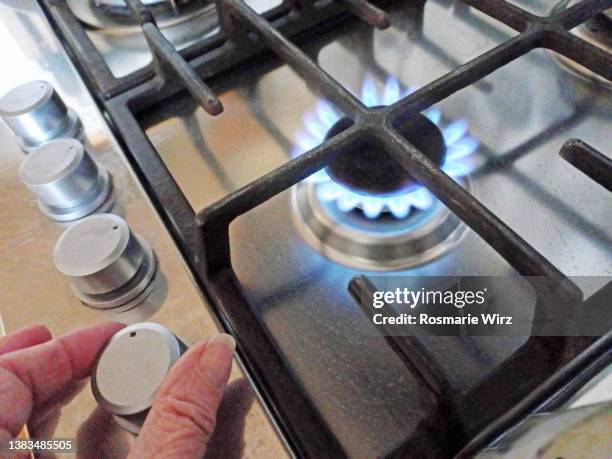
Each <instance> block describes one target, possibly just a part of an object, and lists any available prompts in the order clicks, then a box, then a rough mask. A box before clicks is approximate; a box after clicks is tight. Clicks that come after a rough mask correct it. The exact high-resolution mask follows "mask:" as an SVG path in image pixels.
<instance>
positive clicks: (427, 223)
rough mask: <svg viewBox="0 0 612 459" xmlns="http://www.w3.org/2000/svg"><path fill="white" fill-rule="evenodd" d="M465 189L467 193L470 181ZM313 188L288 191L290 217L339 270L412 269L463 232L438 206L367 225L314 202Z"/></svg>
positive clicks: (356, 217) (313, 185) (457, 221)
mask: <svg viewBox="0 0 612 459" xmlns="http://www.w3.org/2000/svg"><path fill="white" fill-rule="evenodd" d="M464 181H465V185H466V188H467V189H468V190H472V184H471V182H470V181H469V179H467V178H466V179H464ZM317 186H318V184H317V183H313V182H311V181H303V182H300V183H298V184H297V185H295V186H294V187H293V188H292V190H291V201H292V217H293V222H294V225H295V227H296V229H297V231H298V232H299V233H300V235H301V236H302V237H303V239H304V240H305V241H306V242H307V243H308V245H310V246H311V247H312V248H313V249H315V250H316V251H318V252H319V253H321V254H323V255H324V256H326V257H327V258H329V259H331V260H333V261H335V262H337V263H340V264H342V265H345V266H348V267H351V268H356V269H362V270H367V271H393V270H399V269H406V268H413V267H416V266H419V265H422V264H424V263H427V262H429V261H432V260H434V259H435V258H438V257H440V256H442V255H444V254H445V253H447V252H449V251H450V250H451V249H452V248H454V247H456V246H457V245H458V244H459V242H460V241H461V240H462V238H463V236H464V235H465V234H466V232H467V229H468V227H467V226H466V225H465V224H464V223H463V222H462V221H461V220H460V219H459V218H458V217H457V216H456V215H455V214H453V213H452V212H451V211H450V210H448V209H447V208H446V207H444V206H443V205H442V204H441V203H440V202H438V201H436V203H435V204H434V205H433V206H432V208H431V209H428V210H422V211H415V212H413V213H412V214H411V215H410V216H409V217H408V218H406V219H403V220H397V219H394V218H392V217H389V218H388V219H378V220H369V219H366V218H364V217H363V216H361V215H359V214H358V213H356V212H353V213H350V214H346V213H343V212H342V211H340V210H338V209H335V208H334V207H333V205H330V204H329V203H324V202H322V201H321V200H320V199H319V198H318V196H317V194H316V193H317V189H316V188H317Z"/></svg>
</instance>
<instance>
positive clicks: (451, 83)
mask: <svg viewBox="0 0 612 459" xmlns="http://www.w3.org/2000/svg"><path fill="white" fill-rule="evenodd" d="M533 48H534V39H533V36H532V33H530V32H525V33H522V34H520V35H517V36H515V37H513V38H511V39H510V40H508V41H506V42H505V43H502V44H500V45H498V46H496V47H495V48H493V49H491V50H490V51H488V52H486V53H484V54H482V55H480V56H478V57H476V58H474V59H472V60H471V61H469V62H466V63H465V64H463V65H462V66H460V67H458V68H456V69H455V70H453V71H451V72H449V73H447V74H446V75H443V76H441V77H440V78H438V79H437V80H434V81H433V82H432V83H430V84H428V85H427V86H424V87H422V88H420V89H417V90H416V91H415V92H413V93H412V94H410V95H408V96H406V97H404V98H403V99H400V100H398V101H397V102H395V103H394V104H392V105H389V106H388V107H387V108H386V109H385V110H386V111H387V112H388V113H389V115H390V116H391V117H394V116H395V115H398V114H401V113H411V112H412V113H414V112H420V111H422V110H425V109H426V108H428V107H430V106H432V105H434V104H437V103H438V102H440V101H442V100H444V99H446V98H447V97H449V96H451V95H452V94H454V93H455V92H457V91H459V90H461V89H463V88H466V87H468V86H470V85H472V84H474V83H476V82H477V81H479V80H481V79H482V78H484V77H485V76H487V75H489V74H490V73H493V72H494V71H495V70H497V69H499V68H500V67H503V66H504V65H506V64H508V63H510V62H512V61H513V60H515V59H518V58H519V57H521V56H522V55H524V54H526V53H528V52H529V51H531V50H532V49H533Z"/></svg>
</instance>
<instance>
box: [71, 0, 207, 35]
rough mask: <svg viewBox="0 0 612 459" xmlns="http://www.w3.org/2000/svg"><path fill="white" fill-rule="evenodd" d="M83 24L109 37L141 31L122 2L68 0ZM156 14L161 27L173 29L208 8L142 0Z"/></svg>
mask: <svg viewBox="0 0 612 459" xmlns="http://www.w3.org/2000/svg"><path fill="white" fill-rule="evenodd" d="M67 2H68V6H69V7H70V9H71V10H72V12H73V13H74V15H75V16H76V17H77V18H79V20H81V21H82V22H83V23H85V24H87V25H88V26H90V27H92V28H94V29H98V30H102V31H104V32H105V33H109V34H118V35H129V34H133V33H136V32H139V31H140V25H139V23H138V20H137V19H136V18H135V17H134V15H133V14H132V12H131V10H130V9H129V8H128V6H127V4H126V3H125V1H123V0H67ZM141 2H142V3H143V4H144V5H145V6H146V7H147V8H148V9H149V10H150V11H151V12H152V13H153V16H154V17H155V20H156V22H157V24H158V26H159V27H160V28H162V29H163V28H169V27H174V26H177V25H179V24H183V23H184V22H185V21H187V20H189V19H193V18H194V17H196V16H198V15H199V14H200V13H202V11H203V10H204V9H210V8H211V7H210V6H209V7H206V5H204V3H203V2H202V1H201V0H178V1H177V0H141Z"/></svg>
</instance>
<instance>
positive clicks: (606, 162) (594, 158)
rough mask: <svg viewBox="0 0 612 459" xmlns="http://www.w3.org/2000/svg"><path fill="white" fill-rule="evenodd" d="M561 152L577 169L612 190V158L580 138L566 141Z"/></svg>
mask: <svg viewBox="0 0 612 459" xmlns="http://www.w3.org/2000/svg"><path fill="white" fill-rule="evenodd" d="M559 154H560V155H561V157H562V158H563V159H564V160H566V161H567V162H568V163H570V164H571V165H572V166H574V167H575V168H576V169H578V170H579V171H581V172H583V173H584V174H586V175H588V176H589V177H591V178H592V179H593V180H595V181H596V182H597V183H599V184H600V185H601V186H603V187H604V188H605V189H607V190H608V191H611V192H612V159H610V158H608V157H606V156H604V155H603V154H602V153H600V152H599V151H597V150H596V149H595V148H593V147H592V146H590V145H589V144H587V143H585V142H583V141H582V140H578V139H570V140H568V141H567V142H565V143H564V144H563V147H561V151H559Z"/></svg>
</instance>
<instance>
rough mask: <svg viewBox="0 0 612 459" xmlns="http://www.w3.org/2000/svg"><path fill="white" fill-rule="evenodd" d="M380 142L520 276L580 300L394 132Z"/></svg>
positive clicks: (576, 290) (550, 267)
mask: <svg viewBox="0 0 612 459" xmlns="http://www.w3.org/2000/svg"><path fill="white" fill-rule="evenodd" d="M380 140H381V141H382V142H384V143H385V144H386V145H387V146H388V149H389V153H390V154H391V156H392V157H393V159H395V160H396V161H397V162H398V163H399V164H400V165H401V166H402V167H403V168H404V169H406V170H407V171H409V172H410V174H411V175H413V176H414V178H416V179H417V180H418V181H419V183H421V184H422V185H423V186H425V187H426V188H427V189H428V190H429V191H431V192H432V193H433V194H434V195H435V196H436V197H437V198H438V199H439V200H440V201H442V202H443V203H444V204H445V205H446V206H447V207H448V208H449V209H450V210H451V211H453V212H454V213H455V214H456V215H457V216H458V217H459V218H460V219H461V220H463V221H464V222H465V223H466V224H467V225H468V226H470V228H472V229H473V230H474V231H475V232H476V233H477V234H478V235H480V237H482V238H483V239H484V240H485V241H486V242H487V243H488V244H489V245H490V246H491V247H493V248H494V249H495V251H497V253H499V254H500V255H501V256H502V257H503V258H504V259H505V260H506V261H508V263H510V264H511V265H512V267H513V268H514V269H515V270H516V271H517V272H518V273H519V274H521V275H523V276H539V277H546V278H548V279H549V282H550V284H549V285H548V286H547V287H548V289H549V292H548V293H550V292H555V291H557V290H558V289H559V293H560V294H561V295H562V296H563V297H569V298H572V299H576V300H582V291H581V290H580V289H579V288H578V287H577V286H576V285H575V284H574V283H573V282H572V281H571V280H570V279H569V278H568V277H566V276H565V275H564V274H563V273H562V272H561V271H559V270H558V269H557V268H556V267H555V266H554V265H553V264H552V263H550V262H549V261H548V260H547V259H546V258H544V256H542V255H541V254H540V253H539V252H538V251H537V250H536V249H534V248H533V247H532V246H530V245H529V244H528V243H527V242H526V241H525V240H524V239H523V238H521V237H520V236H519V235H518V234H516V233H515V232H514V231H513V230H512V229H511V228H510V227H509V226H508V225H506V224H505V223H504V222H503V221H502V220H501V219H500V218H499V217H497V216H496V215H495V214H494V213H493V212H491V211H490V210H489V209H488V208H487V207H485V206H484V205H483V204H482V203H481V202H480V201H478V200H477V199H476V198H475V197H474V196H472V195H471V194H470V193H469V192H468V191H466V190H465V189H464V188H463V187H462V186H461V185H459V184H458V183H457V182H455V181H454V180H453V179H452V178H451V177H449V176H448V175H447V174H446V173H445V172H444V171H442V169H440V167H439V166H438V165H436V164H435V163H434V162H433V161H431V159H429V158H428V157H427V156H426V155H425V154H423V153H422V152H421V151H419V150H418V149H417V148H415V147H414V146H413V145H412V144H410V143H409V142H408V141H407V140H406V139H404V138H403V137H402V136H401V135H400V134H399V133H398V132H397V131H395V130H393V129H388V130H387V131H386V134H385V135H383V136H381V138H380ZM539 284H540V283H539V282H538V283H537V284H536V285H537V286H539Z"/></svg>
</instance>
